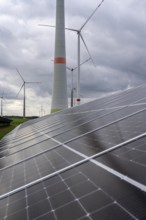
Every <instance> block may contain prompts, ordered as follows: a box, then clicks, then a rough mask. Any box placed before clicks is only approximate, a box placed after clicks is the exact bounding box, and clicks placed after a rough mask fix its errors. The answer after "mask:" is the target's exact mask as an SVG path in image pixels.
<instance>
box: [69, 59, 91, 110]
mask: <svg viewBox="0 0 146 220" xmlns="http://www.w3.org/2000/svg"><path fill="white" fill-rule="evenodd" d="M89 60H91V58H88V59H87V60H85V61H84V62H82V63H80V66H82V65H83V64H85V63H86V62H88V61H89ZM66 68H67V69H68V70H70V71H71V105H70V106H71V107H73V97H74V95H73V94H74V90H75V88H74V86H73V72H74V70H76V69H78V66H76V67H75V68H70V67H68V66H66Z"/></svg>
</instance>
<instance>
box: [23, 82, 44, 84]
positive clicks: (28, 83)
mask: <svg viewBox="0 0 146 220" xmlns="http://www.w3.org/2000/svg"><path fill="white" fill-rule="evenodd" d="M25 83H27V84H29V83H41V82H25Z"/></svg>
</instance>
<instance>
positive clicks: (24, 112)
mask: <svg viewBox="0 0 146 220" xmlns="http://www.w3.org/2000/svg"><path fill="white" fill-rule="evenodd" d="M16 71H17V73H18V74H19V76H20V77H21V79H22V81H23V84H22V86H21V88H20V90H19V92H18V93H17V95H16V97H18V95H19V93H20V92H21V90H22V88H23V89H24V90H23V118H25V116H26V88H25V86H26V84H32V83H40V82H26V81H25V80H24V78H23V77H22V75H21V74H20V72H19V70H18V69H17V68H16Z"/></svg>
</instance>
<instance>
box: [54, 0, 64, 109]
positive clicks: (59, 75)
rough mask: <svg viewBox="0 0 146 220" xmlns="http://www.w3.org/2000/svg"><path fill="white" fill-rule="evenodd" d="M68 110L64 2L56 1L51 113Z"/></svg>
mask: <svg viewBox="0 0 146 220" xmlns="http://www.w3.org/2000/svg"><path fill="white" fill-rule="evenodd" d="M66 108H68V99H67V77H66V49H65V15H64V0H57V1H56V32H55V58H54V79H53V91H52V105H51V113H53V112H56V111H60V110H62V109H66Z"/></svg>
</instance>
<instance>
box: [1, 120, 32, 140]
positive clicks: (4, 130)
mask: <svg viewBox="0 0 146 220" xmlns="http://www.w3.org/2000/svg"><path fill="white" fill-rule="evenodd" d="M10 119H12V120H13V121H12V122H11V124H10V125H9V126H4V127H0V140H1V139H2V138H3V137H4V136H5V135H6V134H8V133H9V132H10V131H12V130H13V129H14V128H16V127H17V126H18V125H20V124H22V123H23V122H26V121H28V119H23V118H10Z"/></svg>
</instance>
